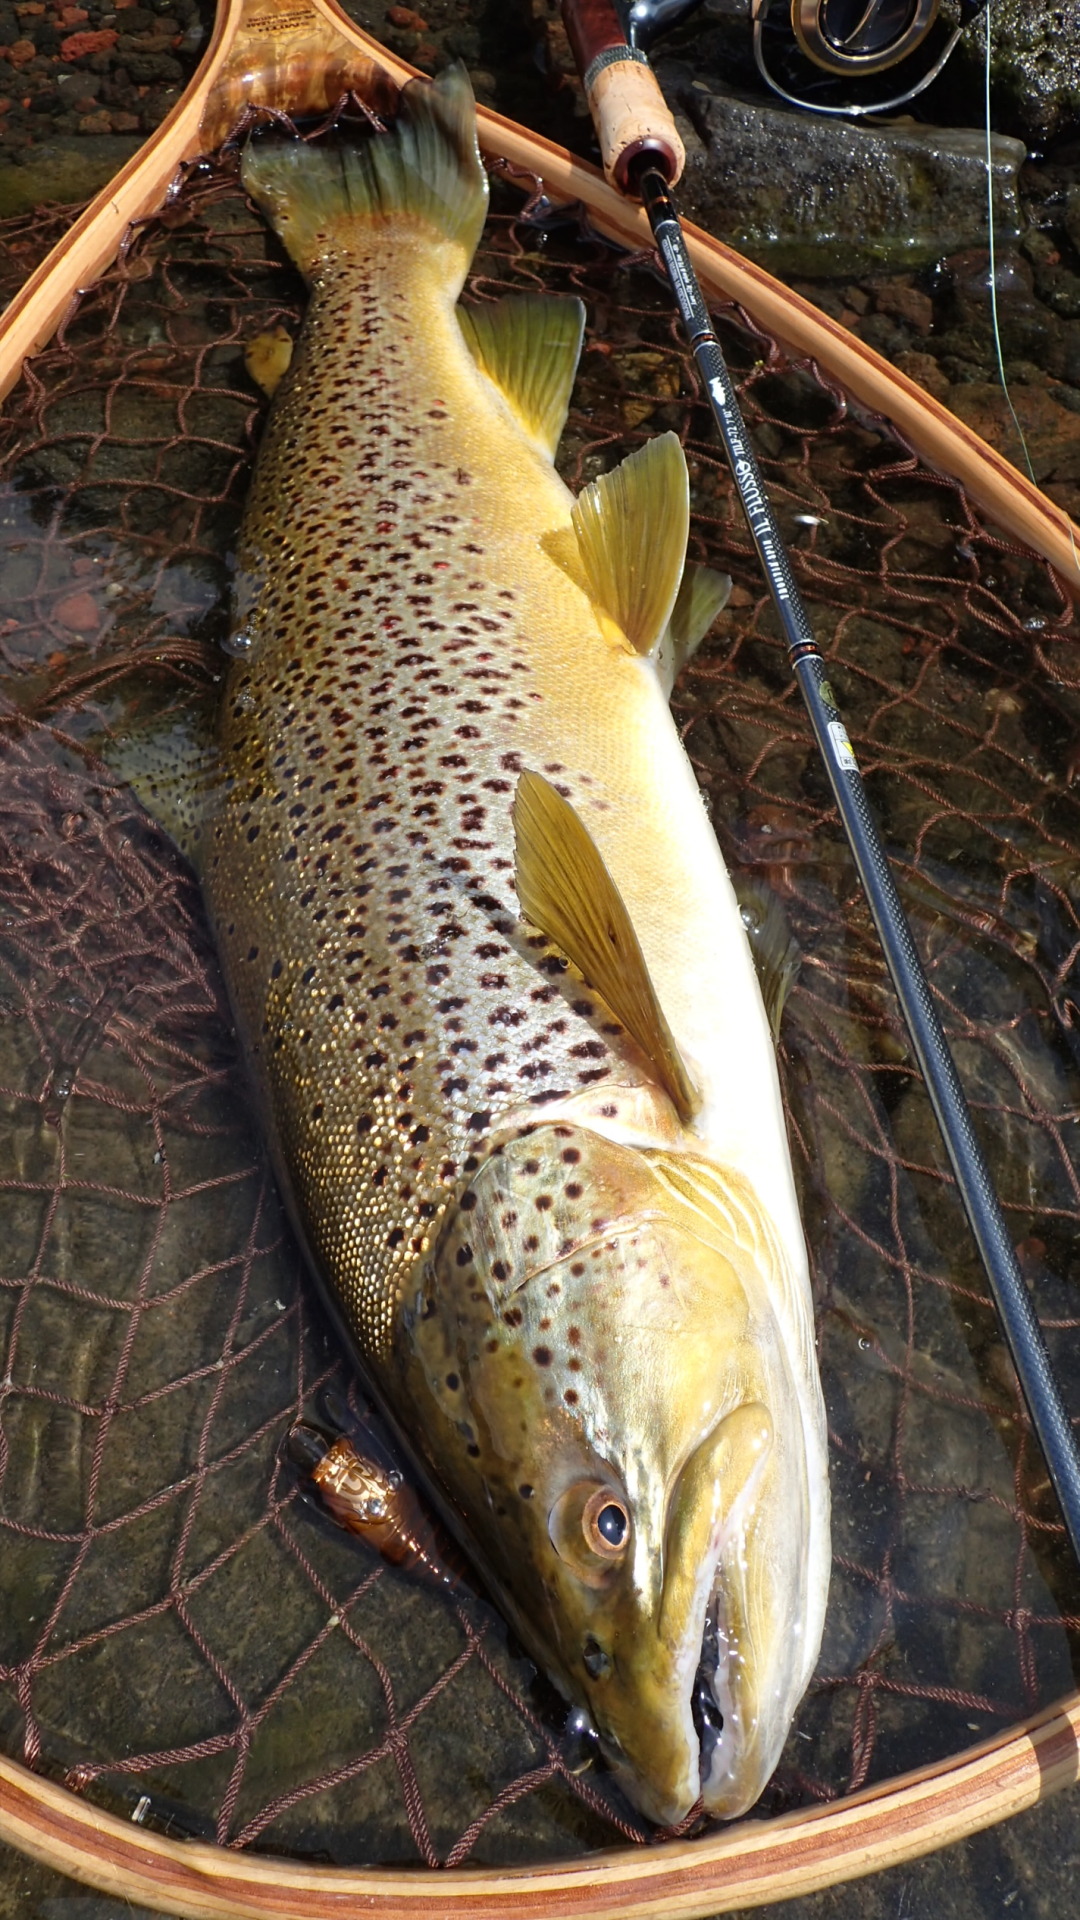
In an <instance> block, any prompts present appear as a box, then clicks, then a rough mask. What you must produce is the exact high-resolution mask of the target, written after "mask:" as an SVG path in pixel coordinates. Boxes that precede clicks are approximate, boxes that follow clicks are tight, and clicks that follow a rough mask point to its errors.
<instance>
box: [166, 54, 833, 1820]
mask: <svg viewBox="0 0 1080 1920" xmlns="http://www.w3.org/2000/svg"><path fill="white" fill-rule="evenodd" d="M244 178H245V182H246V184H247V185H248V186H249V189H250V190H251V191H252V193H253V195H254V197H255V198H256V199H257V200H258V202H259V204H260V205H261V206H262V207H263V208H264V210H265V211H266V212H267V213H268V214H269V216H270V217H271V219H272V220H273V222H274V224H275V226H276V227H277V229H278V231H279V233H280V234H281V235H282V237H283V239H284V240H285V242H286V245H287V246H288V248H289V250H290V252H291V253H292V256H293V258H294V259H295V260H296V262H297V263H298V264H299V265H300V266H301V267H302V269H303V270H304V272H305V275H306V277H307V279H308V283H309V286H310V289H311V299H310V305H309V309H308V314H307V318H306V321H305V325H304V329H303V333H302V337H301V340H300V342H299V345H298V348H297V351H296V353H295V355H294V358H293V364H292V366H291V368H290V370H289V372H288V374H287V375H286V377H285V380H284V382H283V384H282V387H281V390H280V391H279V393H278V395H277V396H276V399H275V403H274V406H273V408H272V410H271V414H270V418H269V421H268V424H267V428H266V431H265V434H264V438H263V443H262V445H261V447H260V449H259V454H258V459H257V463H256V471H255V476H254V480H253V485H252V492H251V496H250V499H249V503H248V507H247V511H246V514H245V520H244V525H243V529H242V537H241V543H240V553H239V577H238V583H237V593H236V608H235V626H234V631H233V634H232V637H231V640H230V643H229V650H230V652H231V653H232V655H233V663H232V665H231V667H230V670H229V674H228V677H227V685H226V689H225V698H224V702H223V712H222V717H221V721H220V727H219V742H218V749H219V750H218V760H217V767H216V773H215V780H214V785H213V789H212V792H211V793H210V795H209V796H208V797H207V801H206V807H205V813H204V819H203V826H202V830H201V837H200V841H199V845H198V848H197V859H198V862H199V865H200V869H201V873H202V878H203V882H204V887H205V891H206V894H207V898H208V902H209V905H210V909H211V913H212V917H213V920H214V923H215V927H216V929H217V933H218V937H219V942H220V946H221V952H222V959H223V962H224V967H225V973H226V978H227V980H228V982H229V988H230V993H231V995H232V999H233V1003H234V1006H235V1008H236V1013H237V1023H238V1027H239V1030H240V1032H241V1034H242V1035H243V1038H244V1042H245V1046H246V1050H247V1053H248V1055H249V1058H250V1060H251V1064H252V1068H253V1072H254V1076H255V1080H256V1084H257V1089H258V1092H259V1094H260V1096H261V1106H262V1110H263V1115H264V1122H265V1126H266V1131H267V1136H268V1139H269V1142H270V1145H271V1149H272V1152H273V1154H274V1158H275V1162H276V1166H277V1170H278V1173H279V1176H280V1179H281V1182H282V1186H283V1190H284V1191H285V1193H286V1195H287V1196H288V1198H289V1201H290V1205H291V1208H292V1212H293V1216H294V1219H295V1221H296V1223H297V1226H298V1228H299V1231H300V1233H301V1236H302V1238H303V1240H304V1241H305V1243H306V1246H307V1249H308V1251H309V1254H310V1257H311V1260H312V1263H313V1265H314V1267H315V1268H316V1270H317V1271H318V1272H319V1273H320V1274H321V1277H322V1279H323V1281H324V1283H325V1285H326V1287H327V1289H328V1291H329V1292H330V1294H331V1296H332V1297H333V1298H334V1299H335V1300H336V1302H337V1304H338V1306H339V1308H340V1310H341V1312H342V1315H343V1317H344V1319H345V1321H346V1323H347V1327H348V1330H349V1332H350V1334H351V1338H352V1343H353V1346H354V1349H355V1350H356V1352H357V1354H358V1357H359V1359H360V1361H361V1363H362V1365H363V1366H364V1369H365V1373H366V1376H367V1379H368V1383H369V1385H370V1387H371V1388H372V1390H373V1391H374V1393H375V1394H376V1396H377V1397H378V1398H379V1400H380V1402H381V1404H382V1406H383V1408H384V1410H385V1411H386V1412H387V1413H388V1415H389V1417H390V1419H391V1421H392V1422H393V1423H394V1425H395V1426H396V1428H397V1431H398V1433H399V1436H400V1437H401V1439H402V1441H403V1443H404V1444H405V1445H406V1447H407V1448H409V1449H410V1450H411V1452H412V1455H413V1458H414V1461H415V1462H416V1464H417V1466H418V1468H419V1469H420V1471H421V1473H422V1475H423V1476H425V1477H426V1480H427V1484H428V1486H429V1489H430V1491H432V1493H433V1494H434V1495H435V1497H436V1498H437V1499H438V1500H439V1502H440V1504H441V1506H442V1510H443V1512H444V1515H445V1517H446V1519H447V1521H448V1522H449V1524H450V1526H451V1528H452V1529H453V1530H454V1531H455V1532H456V1534H457V1536H458V1538H459V1540H460V1541H461V1543H462V1544H463V1546H464V1547H465V1548H466V1550H467V1551H468V1552H469V1554H470V1555H471V1556H472V1558H473V1560H474V1563H475V1564H476V1565H477V1567H478V1568H479V1570H480V1571H481V1573H482V1575H483V1578H484V1579H485V1581H486V1582H487V1584H488V1586H489V1588H490V1590H491V1592H492V1594H493V1596H494V1597H495V1598H496V1599H497V1600H498V1603H499V1605H500V1606H501V1607H502V1608H503V1610H504V1612H505V1613H506V1615H507V1618H508V1619H509V1620H510V1621H511V1623H512V1624H513V1625H514V1626H515V1628H516V1629H517V1631H518V1633H519V1634H520V1636H521V1638H522V1640H523V1642H524V1643H525V1644H526V1645H527V1646H528V1647H529V1648H530V1649H531V1651H532V1652H533V1654H534V1656H535V1657H536V1659H537V1660H538V1662H539V1663H540V1664H541V1666H542V1667H543V1668H544V1669H545V1670H546V1671H547V1672H548V1673H549V1674H550V1676H551V1678H552V1679H553V1680H554V1682H555V1684H556V1685H557V1686H558V1687H560V1688H561V1689H562V1691H563V1692H564V1693H565V1694H566V1695H567V1697H568V1698H569V1699H571V1700H572V1701H574V1702H575V1703H576V1704H577V1705H579V1706H581V1707H583V1708H584V1709H585V1710H586V1712H587V1713H588V1714H589V1715H590V1717H591V1719H592V1721H593V1724H594V1726H595V1728H596V1731H597V1735H598V1738H599V1742H600V1747H601V1750H602V1752H603V1753H604V1755H605V1756H606V1758H607V1759H608V1761H609V1763H610V1765H611V1766H612V1767H613V1768H614V1769H615V1771H616V1773H617V1775H618V1777H619V1779H620V1781H621V1782H622V1784H623V1785H624V1786H625V1788H626V1791H627V1792H628V1793H629V1794H630V1796H631V1797H632V1798H633V1799H634V1800H635V1801H636V1803H637V1804H638V1805H639V1806H640V1807H642V1808H643V1810H644V1811H645V1812H646V1813H648V1814H650V1815H651V1816H652V1817H653V1818H654V1819H657V1820H660V1821H673V1820H678V1819H681V1818H682V1817H683V1815H685V1813H686V1812H687V1811H688V1810H689V1808H690V1807H691V1806H692V1805H693V1804H694V1802H695V1801H696V1800H697V1798H698V1797H699V1794H700V1795H703V1797H704V1800H705V1804H706V1805H707V1806H708V1807H709V1808H710V1809H711V1810H712V1811H715V1812H717V1813H720V1814H724V1815H732V1814H734V1813H738V1812H741V1811H742V1810H744V1809H745V1808H746V1807H747V1806H748V1805H750V1804H751V1803H752V1802H753V1800H754V1799H755V1798H756V1797H757V1795H758V1793H759V1792H760V1791H761V1788H762V1786H763V1785H764V1783H765V1780H766V1779H767V1777H768V1774H769V1772H770V1771H771V1769H772V1767H773V1765H774V1764H775V1760H776V1757H777V1755H778V1753H779V1749H780V1746H781V1745H782V1742H783V1739H784V1735H785V1733H786V1730H787V1726H788V1723H789V1721H790V1717H791V1714H792V1712H793V1710H794V1706H795V1704H796V1702H797V1701H798V1698H799V1696H800V1694H801V1693H802V1691H803V1688H804V1687H805V1684H806V1681H807V1678H808V1677H809V1673H810V1671H811V1667H812V1664H813V1659H814V1656H815V1653H816V1650H817V1646H818V1642H819V1640H820V1635H821V1625H822V1618H823V1609H824V1598H825V1588H826V1584H827V1577H828V1488H827V1481H826V1470H825V1435H824V1413H823V1407H822V1403H821V1392H820V1386H819V1383H818V1378H817V1370H816V1364H815V1358H814V1338H813V1321H812V1313H811V1305H810V1296H809V1286H808V1278H807V1271H806V1255H805V1247H804V1243H803V1238H802V1232H801V1227H800V1224H799V1219H798V1213H797V1208H796V1204H795V1196H794V1187H793V1182H792V1177H791V1169H790V1163H789V1159H788V1154H787V1146H786V1140H785V1136H784V1128H783V1118H782V1112H781V1107H780V1100H779V1089H778V1084H777V1076H776V1068H775V1062H774V1059H773V1054H772V1043H771V1034H770V1028H769V1023H768V1019H767V1017H766V1013H765V1009H764V1006H763V1004H762V999H761V995H760V992H759V990H758V987H757V983H756V979H755V975H754V969H753V964H752V960H751V957H750V953H749V949H748V945H747V940H746V935H745V930H744V927H743V923H742V919H741V915H740V912H739V908H738V904H737V902H736V900H735V897H734V894H733V891H732V888H731V884H730V881H729V879H728V876H727V873H726V871H725V869H724V865H723V862H722V860H721V858H720V854H719V850H718V848H717V845H716V841H715V837H714V835H713V833H712V829H711V826H710V824H709V821H708V818H707V815H706V812H705V808H704V805H703V803H702V800H701V797H700V794H699V792H698V789H697V786H696V783H695V780H694V777H693V773H692V770H691V768H690V766H689V763H688V761H687V759H686V756H685V754H684V752H683V750H682V747H681V744H680V742H679V740H678V737H677V734H676V732H675V729H674V727H673V725H672V722H671V717H670V714H669V712H668V708H667V700H666V694H665V685H669V684H670V675H671V673H672V671H673V670H674V669H675V668H676V667H677V665H678V662H679V660H680V659H681V658H684V657H685V655H686V652H687V650H688V649H689V648H692V646H693V645H694V644H695V642H696V640H697V639H699V638H700V637H701V634H702V632H703V631H704V630H705V628H706V627H707V625H708V622H709V619H710V618H711V615H712V613H713V612H715V610H716V607H717V605H718V604H719V601H718V598H717V593H718V587H717V581H716V579H715V577H711V578H710V577H707V575H706V573H705V572H704V571H702V572H700V573H695V571H694V570H693V569H691V568H688V567H687V568H685V571H684V561H685V547H686V536H687V528H688V515H689V483H688V477H687V472H686V464H685V458H684V456H683V454H682V450H681V448H680V447H679V445H678V442H677V440H676V439H675V436H674V435H667V436H661V437H660V438H659V439H658V440H657V441H654V442H651V443H647V444H646V445H645V446H644V447H643V448H642V449H641V450H640V452H639V453H637V454H635V455H634V456H631V458H630V459H629V460H628V461H626V462H624V463H623V466H622V467H620V468H618V469H616V471H615V473H614V474H612V475H611V476H606V477H602V478H601V479H599V480H597V482H595V483H594V484H593V485H592V486H591V487H590V488H587V489H585V490H584V492H583V494H582V496H581V497H580V499H579V500H578V501H577V502H575V501H574V500H573V499H572V497H571V495H570V494H569V492H568V491H567V489H566V487H565V486H564V485H563V483H562V481H561V480H560V479H559V477H558V475H557V473H556V471H555V467H554V464H553V458H552V453H553V448H554V444H555V442H556V440H557V437H558V432H559V430H560V428H561V423H562V418H563V416H564V415H565V409H566V405H567V403H568V399H569V389H570V382H571V381H572V378H573V369H574V365H575V364H576V355H577V350H578V344H579V339H580V310H579V308H578V306H577V304H576V303H568V302H563V303H559V302H544V301H536V300H529V301H525V302H519V303H517V304H516V305H515V304H514V303H506V304H505V305H504V306H502V307H499V308H491V309H489V310H483V311H480V312H478V313H474V314H473V316H472V317H469V316H468V315H465V316H459V313H458V310H457V307H456V301H457V298H458V295H459V293H460V291H461V288H462V285H463V282H464V278H465V273H466V270H467V266H468V262H469V259H470V257H471V253H472V249H473V247H474V246H475V243H476V240H477V238H478V236H479V232H480V229H481V226H482V222H483V217H484V209H485V205H486V183H485V181H484V176H483V172H482V169H481V167H480V163H479V155H478V153H477V149H476V143H475V120H474V113H473V107H472V101H471V95H470V93H469V90H468V83H467V81H466V79H465V77H464V75H463V74H462V73H460V72H458V73H455V72H454V71H451V72H450V73H448V74H447V75H445V76H443V77H442V78H441V79H440V80H439V81H438V82H437V83H435V84H434V85H432V86H431V87H429V88H426V89H420V90H417V91H413V92H411V93H409V94H407V95H406V96H405V99H404V102H403V110H402V114H401V117H400V119H399V121H398V123H397V126H396V128H395V130H394V131H393V132H392V133H391V134H389V135H386V136H379V137H377V138H373V139H371V140H369V141H368V142H367V143H366V144H364V145H362V146H359V147H357V148H341V149H335V148H332V147H331V148H329V149H327V148H323V149H318V148H311V147H308V146H306V145H304V144H303V143H300V142H296V143H293V144H292V145H291V146H290V145H287V144H286V145H283V144H281V143H280V142H278V143H272V144H270V145H263V146H260V147H256V148H255V149H254V150H253V151H249V153H248V155H247V156H246V158H245V162H244Z"/></svg>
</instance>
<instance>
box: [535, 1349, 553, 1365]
mask: <svg viewBox="0 0 1080 1920" xmlns="http://www.w3.org/2000/svg"><path fill="white" fill-rule="evenodd" d="M533 1359H534V1360H535V1361H536V1364H537V1366H538V1367H550V1365H551V1348H550V1347H534V1348H533Z"/></svg>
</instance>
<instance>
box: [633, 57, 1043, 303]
mask: <svg viewBox="0 0 1080 1920" xmlns="http://www.w3.org/2000/svg"><path fill="white" fill-rule="evenodd" d="M657 70H658V73H659V76H660V78H661V80H662V81H663V84H664V89H665V92H666V94H667V96H668V99H669V100H670V101H671V102H672V103H673V104H674V105H676V106H678V108H679V109H681V111H682V112H683V113H684V114H685V115H686V116H687V118H688V119H689V121H690V123H691V125H692V127H693V129H694V130H695V132H696V133H697V135H698V140H697V141H696V142H694V143H693V148H692V150H691V151H690V152H689V154H688V156H687V167H686V173H685V175H684V177H683V181H682V184H681V187H680V202H681V205H682V209H683V211H684V212H685V213H686V214H687V215H688V216H689V217H690V218H691V219H693V220H696V221H698V222H699V223H700V224H701V225H703V226H705V227H708V228H709V230H710V231H711V232H713V233H717V234H720V235H721V236H722V237H723V238H724V239H725V240H727V241H729V242H730V243H731V244H732V245H734V246H736V247H739V248H740V249H741V250H742V251H744V252H746V253H749V254H750V256H751V257H752V258H754V259H757V260H760V261H762V262H763V263H764V264H765V265H767V266H769V267H770V268H772V269H773V270H774V271H776V270H779V271H781V272H795V273H799V272H803V273H829V272H836V273H840V272H848V273H850V272H852V271H856V272H864V271H866V270H868V269H871V268H873V267H874V266H886V267H901V266H916V265H920V264H923V263H925V262H929V261H931V260H934V259H937V258H939V257H940V255H941V254H942V253H948V252H955V251H958V250H959V249H961V248H963V247H970V246H976V245H978V244H979V243H980V242H985V237H986V233H987V196H986V142H985V137H984V135H983V134H982V133H979V132H976V131H974V130H973V129H968V128H958V129H954V130H951V131H950V130H946V129H943V128H937V127H918V126H893V127H875V128H873V129H870V128H868V127H862V126H855V125H851V124H848V123H842V122H837V121H834V120H823V119H820V118H816V117H811V116H809V115H806V114H798V113H794V112H792V111H790V110H788V109H786V108H782V107H779V106H776V107H773V106H768V105H764V104H762V103H761V102H755V103H753V104H750V103H749V102H747V101H745V100H743V99H740V98H737V97H736V96H735V95H733V94H731V93H727V92H725V91H724V90H723V87H722V83H720V82H719V81H717V82H716V83H713V82H711V81H706V80H703V79H701V78H700V77H698V76H696V75H695V74H694V72H693V71H692V70H691V68H690V67H689V66H687V65H684V64H683V63H681V62H676V61H664V60H660V61H659V62H658V69H657ZM1023 159H1024V149H1023V147H1022V146H1021V144H1020V142H1019V141H1016V140H1011V139H1007V138H1005V137H1002V136H995V140H994V168H995V230H996V234H997V238H998V240H999V241H1002V240H1005V239H1008V238H1013V237H1015V236H1016V235H1017V234H1018V233H1019V231H1020V228H1021V225H1022V216H1021V210H1020V202H1019V199H1018V195H1017V176H1018V171H1019V168H1020V165H1021V163H1022V162H1023Z"/></svg>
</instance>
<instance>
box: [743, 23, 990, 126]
mask: <svg viewBox="0 0 1080 1920" xmlns="http://www.w3.org/2000/svg"><path fill="white" fill-rule="evenodd" d="M985 6H986V0H959V8H958V10H956V17H955V18H954V20H953V23H952V24H951V25H950V24H949V23H947V22H946V21H945V20H944V19H943V18H942V17H941V12H940V8H939V0H779V3H778V0H751V16H752V21H753V36H754V59H755V61H756V63H757V68H758V72H759V73H760V75H761V77H762V79H763V80H764V81H765V83H766V85H767V86H769V87H770V88H771V89H772V91H773V93H776V94H779V96H780V98H781V100H786V101H787V102H788V104H789V105H790V106H794V107H805V108H807V109H808V110H809V111H810V112H811V113H832V114H843V115H844V116H845V117H851V116H855V117H858V116H860V115H863V114H868V113H892V112H894V111H895V109H896V108H897V107H903V106H906V105H907V103H908V101H909V100H914V99H915V97H916V95H917V94H920V93H922V92H923V90H924V89H925V88H926V87H929V86H930V85H931V84H932V83H933V81H935V80H936V79H937V78H938V76H939V74H940V73H941V72H942V70H943V68H944V66H945V63H946V61H947V60H948V58H949V56H950V54H951V53H952V52H953V50H954V48H955V47H956V44H957V42H958V41H959V39H960V36H961V34H962V33H963V32H964V31H965V29H966V28H967V27H969V26H970V25H971V23H972V21H973V20H974V19H976V18H977V16H978V15H979V14H980V13H982V11H983V9H984V7H985ZM884 74H888V75H889V82H888V84H887V85H886V86H885V87H884V88H881V85H880V79H879V76H881V75H884ZM868 82H869V83H870V84H869V86H868V85H867V83H868ZM898 83H899V91H897V85H898ZM879 90H880V93H881V97H878V93H879ZM838 94H839V95H841V96H842V97H841V98H839V99H838V98H837V95H838Z"/></svg>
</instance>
